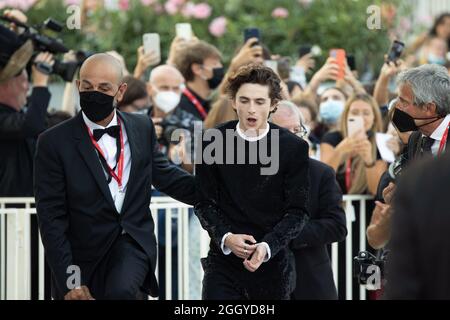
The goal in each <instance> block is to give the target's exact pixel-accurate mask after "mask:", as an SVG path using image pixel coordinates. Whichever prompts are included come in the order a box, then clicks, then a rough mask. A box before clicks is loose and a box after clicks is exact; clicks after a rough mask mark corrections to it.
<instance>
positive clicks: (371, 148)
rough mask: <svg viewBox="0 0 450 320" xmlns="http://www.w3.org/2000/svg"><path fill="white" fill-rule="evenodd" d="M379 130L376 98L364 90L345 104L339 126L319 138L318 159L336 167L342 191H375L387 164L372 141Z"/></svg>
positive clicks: (345, 192)
mask: <svg viewBox="0 0 450 320" xmlns="http://www.w3.org/2000/svg"><path fill="white" fill-rule="evenodd" d="M381 131H382V121H381V114H380V111H379V108H378V105H377V103H376V101H375V100H374V99H373V98H372V97H371V96H369V95H367V94H357V95H355V96H353V97H351V98H350V99H349V100H348V101H347V103H346V105H345V107H344V111H343V113H342V116H341V121H340V130H338V131H334V132H329V133H327V134H326V135H325V136H324V137H323V138H322V142H321V145H320V154H321V161H322V162H324V163H326V164H328V165H330V166H331V167H333V168H334V170H336V178H337V180H338V182H339V184H340V186H341V188H342V191H343V193H344V194H373V195H374V194H376V191H377V186H378V182H379V180H380V177H381V175H382V174H383V172H384V171H385V170H386V168H387V163H386V162H385V161H383V160H382V159H381V156H380V154H379V152H378V150H377V146H376V142H375V133H376V132H381Z"/></svg>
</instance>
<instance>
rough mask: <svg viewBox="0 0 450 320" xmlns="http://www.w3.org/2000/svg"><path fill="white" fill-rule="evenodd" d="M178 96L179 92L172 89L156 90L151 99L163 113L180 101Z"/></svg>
mask: <svg viewBox="0 0 450 320" xmlns="http://www.w3.org/2000/svg"><path fill="white" fill-rule="evenodd" d="M180 98H181V94H179V93H175V92H173V91H158V93H157V94H156V96H155V98H154V100H153V101H154V103H155V105H156V106H157V107H158V108H159V109H161V110H162V111H163V112H164V113H169V112H171V111H172V110H173V109H175V108H176V106H177V105H178V104H179V103H180Z"/></svg>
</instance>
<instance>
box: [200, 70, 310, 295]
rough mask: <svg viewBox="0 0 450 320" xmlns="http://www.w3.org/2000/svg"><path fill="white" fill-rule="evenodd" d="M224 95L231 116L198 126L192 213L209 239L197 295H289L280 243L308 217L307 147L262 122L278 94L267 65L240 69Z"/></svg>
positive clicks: (287, 257)
mask: <svg viewBox="0 0 450 320" xmlns="http://www.w3.org/2000/svg"><path fill="white" fill-rule="evenodd" d="M227 92H228V94H229V97H230V99H231V100H232V105H233V108H234V109H235V110H236V112H237V114H238V117H239V120H238V121H231V122H228V123H225V124H223V125H221V126H219V127H218V128H217V129H209V130H206V131H205V133H204V135H203V140H202V141H201V142H202V143H203V148H201V150H202V151H203V153H202V155H201V157H198V156H197V157H196V159H197V160H196V182H197V188H198V191H199V192H200V195H199V198H200V201H199V203H197V205H196V206H195V213H196V214H197V215H198V217H199V219H200V222H201V224H202V226H203V227H204V228H205V229H206V230H207V231H208V233H209V235H210V237H211V245H210V251H209V254H208V257H207V258H206V259H204V260H202V264H203V267H204V270H205V277H204V279H203V298H204V299H232V300H234V299H289V298H290V296H291V294H292V291H293V290H294V287H295V267H294V256H293V254H292V252H291V251H290V249H289V248H288V246H289V243H290V242H291V241H292V240H293V239H295V238H296V237H297V236H298V235H299V234H300V232H301V230H302V229H303V227H304V225H305V223H306V221H307V218H308V193H309V178H308V167H309V165H308V144H307V143H306V142H305V141H304V140H302V139H300V138H299V137H297V136H296V135H294V134H292V133H290V132H289V131H288V130H286V129H283V128H280V127H278V126H276V125H274V124H272V123H268V117H269V114H270V112H273V111H274V109H275V108H276V104H277V102H278V101H279V100H280V99H281V87H280V79H279V77H278V76H277V75H276V74H275V73H274V72H273V71H272V70H271V69H270V68H267V67H265V66H261V65H247V66H244V67H241V68H240V69H239V70H238V71H237V72H236V73H235V74H234V75H233V76H231V77H230V79H229V83H228V88H227ZM205 141H206V142H205ZM208 141H211V142H210V143H208Z"/></svg>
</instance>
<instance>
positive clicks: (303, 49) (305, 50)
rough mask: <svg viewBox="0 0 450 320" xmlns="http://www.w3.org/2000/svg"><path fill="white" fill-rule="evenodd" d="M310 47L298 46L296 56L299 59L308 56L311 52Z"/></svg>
mask: <svg viewBox="0 0 450 320" xmlns="http://www.w3.org/2000/svg"><path fill="white" fill-rule="evenodd" d="M311 49H312V46H310V45H304V46H300V47H299V48H298V56H299V57H300V58H301V57H303V56H304V55H306V54H308V53H310V52H311Z"/></svg>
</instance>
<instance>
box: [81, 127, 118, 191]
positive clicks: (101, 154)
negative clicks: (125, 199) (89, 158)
mask: <svg viewBox="0 0 450 320" xmlns="http://www.w3.org/2000/svg"><path fill="white" fill-rule="evenodd" d="M117 122H118V123H119V128H120V156H119V160H118V162H117V168H118V169H117V174H116V173H115V172H114V170H113V169H111V167H110V166H109V165H108V163H107V162H106V157H105V155H104V153H103V151H102V149H101V148H100V146H99V145H98V143H97V141H95V139H94V137H93V135H92V132H91V130H89V128H88V127H87V126H86V127H87V129H88V133H89V137H90V138H91V141H92V144H93V145H94V147H95V149H97V151H98V152H99V153H100V156H102V157H103V159H105V162H106V166H107V167H108V170H109V173H110V174H111V176H112V177H113V178H114V180H116V181H117V184H118V185H119V191H122V174H123V162H124V160H123V158H124V156H123V155H124V144H123V135H122V126H121V124H120V119H119V118H117ZM117 151H119V150H117Z"/></svg>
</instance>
